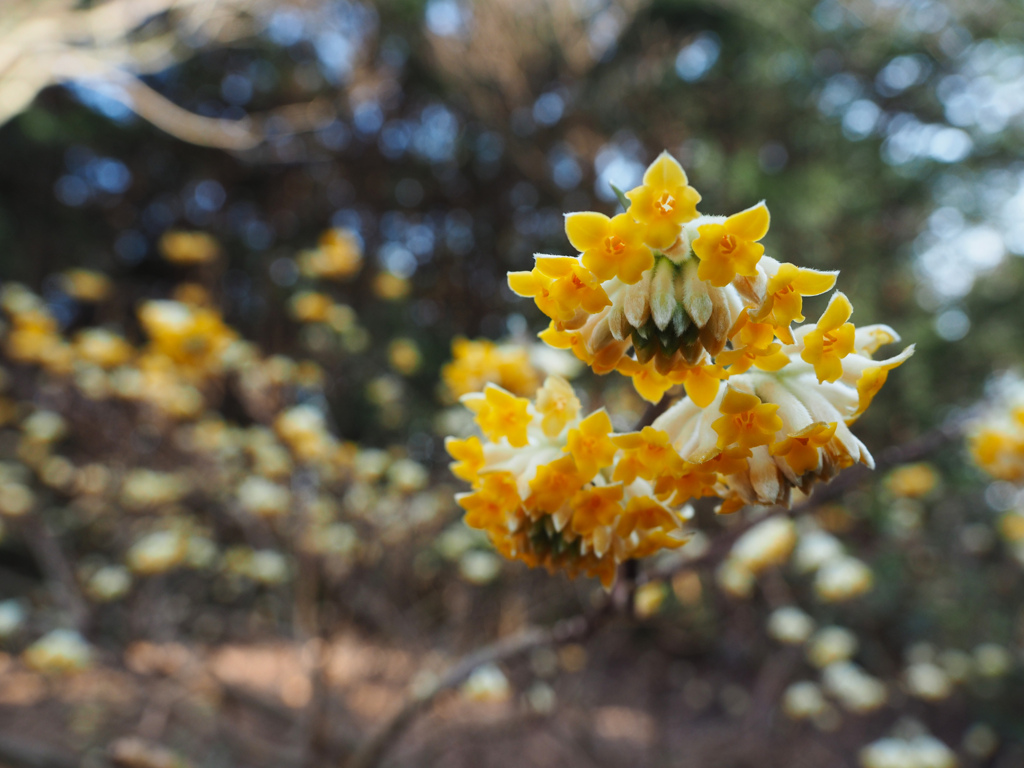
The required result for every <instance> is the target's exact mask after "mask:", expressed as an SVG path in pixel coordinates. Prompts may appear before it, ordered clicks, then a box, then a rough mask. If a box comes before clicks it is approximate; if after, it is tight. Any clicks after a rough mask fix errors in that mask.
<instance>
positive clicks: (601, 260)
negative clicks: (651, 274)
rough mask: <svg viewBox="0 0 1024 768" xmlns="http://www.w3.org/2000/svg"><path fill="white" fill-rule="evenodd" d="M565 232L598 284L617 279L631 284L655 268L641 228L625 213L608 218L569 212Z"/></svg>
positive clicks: (594, 214) (589, 212) (600, 215)
mask: <svg viewBox="0 0 1024 768" xmlns="http://www.w3.org/2000/svg"><path fill="white" fill-rule="evenodd" d="M565 233H566V235H568V237H569V242H570V243H572V245H573V247H574V248H576V249H577V250H578V251H580V252H581V253H582V254H583V266H585V267H586V268H587V269H589V270H590V271H591V272H593V273H594V275H596V276H597V279H598V280H600V281H601V282H604V281H605V280H611V279H612V278H613V277H617V278H619V280H621V281H622V282H624V283H626V284H627V285H632V284H633V283H636V282H638V281H639V280H640V276H641V275H642V274H643V273H644V272H646V271H647V270H648V269H650V268H651V267H653V266H654V254H653V253H652V252H651V249H650V248H648V247H647V246H646V245H645V244H644V227H643V226H641V225H640V224H637V223H636V222H635V221H633V219H632V218H631V217H630V216H629V214H627V213H620V214H619V215H618V216H616V217H614V218H611V219H609V218H608V217H607V216H605V215H604V214H603V213H593V212H591V211H585V212H582V213H569V214H566V216H565Z"/></svg>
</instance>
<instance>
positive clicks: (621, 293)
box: [509, 153, 898, 407]
mask: <svg viewBox="0 0 1024 768" xmlns="http://www.w3.org/2000/svg"><path fill="white" fill-rule="evenodd" d="M625 199H627V201H628V202H629V203H630V206H629V209H628V210H627V211H626V212H625V213H621V214H619V215H618V216H615V217H613V218H608V217H607V216H605V215H603V214H600V213H593V212H583V213H570V214H567V215H566V219H565V231H566V234H567V236H568V238H569V242H570V243H571V244H572V245H573V246H574V247H575V248H576V249H578V250H579V251H580V255H579V256H548V255H542V254H538V255H537V257H536V263H535V266H534V268H533V270H531V271H530V272H511V273H509V286H510V287H511V288H512V290H513V291H515V292H516V293H517V294H519V295H520V296H530V297H532V298H533V299H534V301H535V302H536V304H537V307H538V308H539V309H540V310H541V311H542V312H543V313H544V314H545V315H547V316H548V317H549V318H550V319H551V324H550V326H549V327H548V329H547V330H546V331H544V332H543V333H542V334H541V338H542V339H544V340H545V341H547V342H548V343H549V344H551V345H552V346H554V347H558V348H563V349H571V350H572V351H573V352H574V353H575V354H576V355H577V356H578V357H579V358H580V359H581V360H583V361H584V362H586V363H587V364H589V365H590V366H592V367H593V368H594V370H595V371H596V372H597V373H608V372H610V371H618V372H619V373H622V374H624V375H627V376H630V377H631V378H632V379H633V384H634V386H635V387H636V390H637V392H639V393H640V395H641V396H643V397H644V398H646V399H647V400H649V401H650V402H658V401H659V400H660V399H661V397H662V396H663V395H664V394H665V392H667V391H668V390H669V389H670V388H672V387H673V386H675V385H679V384H681V385H683V387H684V388H685V390H686V393H687V395H688V396H689V397H690V398H692V399H693V400H694V402H696V403H697V404H698V405H700V406H701V407H705V406H706V405H708V404H709V403H710V402H711V400H712V399H713V398H714V395H715V393H716V392H717V391H718V389H719V386H720V382H721V381H722V380H725V379H729V378H730V377H731V376H735V375H740V374H743V373H745V372H747V371H749V370H751V369H754V370H757V371H766V372H769V373H773V372H776V371H779V370H781V369H782V368H785V367H786V366H788V365H789V363H790V362H791V361H794V360H795V359H799V361H801V362H802V363H804V364H806V365H809V366H811V367H812V368H813V370H814V374H815V375H816V376H817V379H818V381H819V382H821V383H824V382H835V381H837V380H838V379H840V378H841V377H842V376H843V375H844V367H843V362H842V361H843V360H844V359H845V358H847V357H848V356H849V355H851V354H854V353H855V351H856V349H855V332H856V328H855V326H854V325H853V324H852V323H850V322H849V319H850V315H851V314H852V312H853V306H852V305H851V304H850V302H849V300H848V299H847V298H846V296H844V295H843V294H842V293H838V292H837V293H835V294H834V295H833V296H832V300H831V301H830V302H829V305H828V308H827V309H826V310H825V312H824V313H823V314H822V316H821V318H820V319H819V320H818V322H817V323H816V324H815V325H813V326H801V327H799V328H796V329H794V328H793V327H792V325H793V323H794V322H802V321H803V320H804V319H805V318H804V315H803V297H804V296H817V295H818V294H821V293H825V292H826V291H828V290H830V289H831V288H832V287H833V286H834V285H835V282H836V276H837V274H838V273H836V272H821V271H818V270H814V269H807V268H804V267H798V266H796V265H794V264H788V263H780V262H778V261H776V260H775V259H773V258H771V257H769V256H766V255H765V249H764V246H763V245H762V244H761V242H760V241H761V239H762V238H764V236H765V235H766V234H767V233H768V224H769V215H768V208H767V206H765V204H764V203H763V202H761V203H758V204H757V205H755V206H753V207H751V208H748V209H747V210H745V211H741V212H740V213H737V214H734V215H732V216H729V217H723V216H709V215H702V214H699V213H698V212H697V209H696V205H697V203H698V202H699V201H700V195H699V194H697V192H696V191H695V190H694V189H693V188H692V187H690V186H689V184H688V181H687V177H686V173H685V172H684V171H683V169H682V167H681V166H680V165H679V163H678V162H677V161H676V160H675V159H674V158H673V157H672V156H671V155H669V154H668V153H662V155H661V156H660V157H659V158H658V159H657V160H655V161H654V163H652V164H651V166H650V167H649V168H648V169H647V172H646V173H645V174H644V177H643V183H642V184H641V186H639V187H637V188H636V189H634V190H631V191H630V192H627V193H626V194H625ZM884 331H885V332H887V333H888V334H889V336H890V337H891V338H889V339H888V340H889V341H896V340H897V337H896V336H895V334H893V333H892V332H891V331H890V330H889V329H887V328H885V329H884ZM631 350H632V354H629V353H630V351H631ZM895 364H898V363H895ZM890 367H892V366H890ZM888 370H889V368H885V369H884V370H881V369H880V370H875V371H874V372H873V373H872V374H871V375H870V376H868V377H867V378H866V379H865V380H864V381H863V382H862V389H864V390H865V391H866V392H870V394H871V395H873V394H874V392H875V391H877V390H878V388H880V387H881V384H882V382H884V379H885V373H886V372H887V371H888Z"/></svg>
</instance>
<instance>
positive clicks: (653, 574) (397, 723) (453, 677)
mask: <svg viewBox="0 0 1024 768" xmlns="http://www.w3.org/2000/svg"><path fill="white" fill-rule="evenodd" d="M663 403H664V401H663ZM663 403H659V404H657V405H652V406H650V407H648V409H647V412H646V413H645V414H644V416H643V417H642V418H641V420H640V423H639V424H638V426H637V429H641V428H642V427H644V426H647V425H649V424H650V423H651V422H653V421H654V419H655V418H657V416H658V415H660V413H661V412H662V411H664V405H663ZM967 421H968V416H967V415H963V416H958V417H955V418H952V419H949V420H947V422H946V423H945V424H943V425H942V426H940V427H937V428H936V429H934V430H932V431H930V432H926V433H925V434H924V435H922V436H921V437H919V438H917V439H916V440H912V441H910V442H908V443H904V444H903V445H900V446H894V447H891V448H888V449H886V450H884V451H882V452H881V453H880V454H879V457H878V460H877V462H876V464H875V469H877V470H885V469H891V468H893V467H896V466H899V465H901V464H906V463H909V462H912V461H917V460H919V459H922V458H924V457H925V456H928V455H930V454H931V453H933V452H934V451H936V450H938V449H939V448H941V447H943V446H944V445H946V444H947V443H949V442H951V441H952V440H955V439H957V438H958V437H960V435H961V434H962V433H963V429H964V426H965V424H966V422H967ZM868 471H869V470H868V469H867V467H863V466H858V467H854V468H851V469H850V470H848V471H847V472H845V473H844V474H843V475H841V476H840V477H839V478H837V479H836V480H834V481H832V482H831V483H829V484H828V485H823V486H820V487H819V488H818V489H817V490H816V491H815V492H814V493H813V494H812V495H811V496H810V498H808V499H807V500H805V501H803V502H802V503H800V504H797V505H796V506H795V507H793V508H791V509H786V508H785V507H777V508H775V509H774V510H771V511H769V512H768V515H778V514H790V515H800V514H804V513H806V512H808V511H810V510H811V509H814V508H815V507H818V506H820V505H821V504H823V503H825V502H827V501H831V500H832V499H835V498H838V497H840V496H842V495H843V494H844V493H845V492H846V491H848V490H850V489H851V488H852V487H854V486H855V485H856V484H857V483H858V482H860V481H861V480H862V479H863V478H864V477H865V476H866V474H867V472H868ZM764 519H765V517H764V516H761V517H757V518H752V519H750V520H746V521H744V522H743V523H742V524H740V525H737V526H735V527H733V528H731V529H729V530H728V531H724V532H722V534H721V535H719V536H717V537H716V538H715V540H714V542H713V543H712V544H711V546H709V547H708V549H707V550H706V551H705V552H704V553H702V554H701V555H700V556H699V557H695V558H691V559H685V560H681V561H673V562H671V563H666V564H663V565H662V566H660V567H656V568H652V569H649V570H647V571H645V572H644V573H640V574H637V573H636V570H635V568H636V563H635V562H634V561H627V562H626V563H623V564H622V565H621V566H620V570H619V578H618V579H616V585H615V588H614V589H613V590H612V593H611V594H610V595H608V596H607V597H606V598H605V599H604V600H603V601H602V602H601V604H600V605H599V606H598V607H597V608H596V609H595V611H594V612H593V613H591V614H589V615H580V616H575V617H572V618H568V619H563V620H561V621H559V622H557V623H556V624H555V625H554V626H553V627H551V628H548V629H544V628H540V627H529V628H527V629H524V630H523V631H522V632H520V633H518V634H516V635H513V636H511V637H507V638H503V639H501V640H498V641H497V642H495V643H492V644H490V645H486V646H484V647H483V648H480V649H478V650H476V651H473V652H472V653H470V654H469V655H467V656H465V657H463V658H462V659H461V660H460V661H458V662H456V663H455V664H454V665H453V666H451V667H449V669H448V670H447V671H446V672H445V673H444V674H443V675H441V677H439V678H438V679H437V680H435V681H434V682H432V683H431V684H430V685H429V686H427V687H426V688H424V689H423V690H420V691H416V692H414V693H413V695H412V696H411V697H410V698H409V700H408V701H407V702H406V703H405V704H404V705H403V706H402V707H401V709H399V710H398V711H397V712H396V713H395V714H394V715H392V716H391V718H390V719H389V720H388V721H387V722H386V723H385V724H384V725H383V726H382V727H381V728H380V729H379V730H378V731H377V732H375V733H374V734H373V735H371V736H370V737H369V738H368V739H367V740H366V741H365V742H364V743H363V745H362V746H360V747H359V748H358V749H357V750H356V752H355V753H354V754H353V755H352V756H351V757H350V758H349V760H348V761H347V762H345V764H344V765H345V768H375V766H377V765H378V764H379V763H380V761H381V759H382V758H383V757H384V754H385V753H386V752H387V750H388V748H389V747H391V746H392V745H393V744H394V743H395V742H397V741H398V739H399V738H401V735H402V733H404V732H405V730H406V729H408V728H409V726H411V725H412V723H413V722H414V721H415V720H416V718H417V717H418V716H419V715H420V714H421V713H423V712H425V711H426V710H427V709H428V708H429V707H430V705H431V704H432V703H433V702H434V700H435V699H436V698H437V697H438V696H439V695H440V694H441V693H443V692H444V691H446V690H449V689H451V688H455V687H456V686H458V685H461V684H462V683H463V682H464V681H465V680H466V679H467V678H468V677H469V676H470V675H471V674H472V673H473V671H474V670H475V669H477V668H478V667H480V666H482V665H484V664H493V663H495V662H500V661H507V660H509V659H512V658H515V657H517V656H521V655H522V654H524V653H528V652H530V651H532V650H534V649H536V648H542V647H545V646H551V645H561V644H564V643H569V642H581V641H583V640H585V639H587V638H588V637H590V636H591V635H593V634H594V633H595V632H596V631H597V630H599V629H600V628H601V627H603V626H604V625H605V624H606V623H607V622H608V621H609V620H610V619H611V618H613V617H614V616H616V615H619V614H620V613H623V612H628V611H630V610H631V606H632V603H633V594H634V593H635V591H636V587H638V586H640V585H642V584H645V583H648V582H651V581H662V580H666V579H670V578H672V576H674V575H675V574H677V573H679V572H681V571H686V570H692V569H695V568H698V567H701V566H704V565H708V564H710V563H714V562H716V561H717V560H719V559H720V558H722V557H724V556H725V555H727V554H728V552H729V551H730V550H731V549H732V545H733V544H734V543H735V542H736V540H737V539H738V538H739V537H740V536H742V535H743V534H744V533H745V532H746V531H748V530H750V528H752V527H753V526H755V525H757V524H758V523H759V522H761V521H762V520H764Z"/></svg>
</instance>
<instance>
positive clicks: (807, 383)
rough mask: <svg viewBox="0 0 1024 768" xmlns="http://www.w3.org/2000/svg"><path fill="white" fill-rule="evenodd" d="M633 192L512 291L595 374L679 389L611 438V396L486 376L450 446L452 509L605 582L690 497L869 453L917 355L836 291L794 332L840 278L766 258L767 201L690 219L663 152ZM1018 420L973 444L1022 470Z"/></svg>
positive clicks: (1002, 468) (822, 468) (513, 548)
mask: <svg viewBox="0 0 1024 768" xmlns="http://www.w3.org/2000/svg"><path fill="white" fill-rule="evenodd" d="M626 198H627V199H628V207H627V209H626V211H625V212H624V213H620V214H618V215H616V216H614V217H609V216H606V215H604V214H602V213H597V212H590V211H585V212H579V213H571V214H568V215H567V216H566V233H567V235H568V236H569V240H570V242H571V243H572V244H573V245H574V246H575V247H576V248H577V249H578V250H579V251H580V252H581V255H580V256H579V257H572V256H549V255H545V254H538V255H537V256H536V261H535V263H534V266H533V269H532V270H530V271H529V272H513V273H510V274H509V286H510V287H511V288H512V290H513V291H514V292H516V293H518V294H519V295H521V296H529V297H531V298H533V300H534V302H535V303H536V305H537V307H538V308H539V309H540V310H541V311H542V312H543V313H544V314H545V315H546V316H547V317H548V318H550V323H549V325H548V327H547V329H545V330H544V331H542V332H541V333H540V334H539V336H540V338H541V340H542V341H543V342H545V343H546V344H548V345H549V346H551V347H554V348H556V349H565V350H570V351H571V352H572V353H573V355H575V356H576V357H577V358H578V359H579V360H581V361H583V362H584V363H585V364H586V365H588V366H589V367H590V368H591V369H592V370H593V371H594V373H597V374H607V373H611V372H612V371H615V372H617V373H619V374H621V375H624V376H628V377H629V378H630V379H631V380H632V384H633V387H634V389H635V390H636V391H637V393H639V394H640V396H641V397H643V398H644V399H646V400H648V401H650V402H652V403H658V402H661V401H662V400H663V399H664V398H666V397H668V398H676V399H675V401H674V402H673V403H671V404H670V405H669V406H668V408H667V409H666V410H665V411H664V413H662V414H661V415H660V416H659V417H658V418H657V419H656V420H655V421H654V423H653V424H651V425H650V426H645V427H643V428H642V429H639V430H638V431H636V432H627V433H625V434H616V433H615V431H614V430H613V428H612V421H611V418H610V417H609V415H608V414H607V413H606V412H605V411H604V410H603V409H602V410H598V411H596V412H594V413H592V414H590V415H589V416H586V417H583V416H582V415H581V413H580V403H579V400H578V399H577V398H576V396H575V394H574V393H573V390H572V388H571V387H570V386H569V385H568V383H567V382H564V381H562V380H560V379H548V381H547V383H545V385H544V387H543V388H542V389H541V390H540V392H538V394H537V397H536V401H535V402H533V403H530V402H528V401H526V400H524V399H522V398H516V397H515V396H514V395H513V394H511V393H509V392H505V391H504V390H494V389H493V388H490V387H489V388H488V389H486V390H485V391H484V393H481V394H477V395H469V396H467V397H466V398H464V402H465V403H466V405H468V406H469V407H470V408H471V409H473V410H474V411H475V412H476V414H477V422H478V424H479V425H480V427H481V429H482V431H483V433H484V437H485V440H484V441H482V442H481V443H480V444H479V447H478V446H477V445H476V444H474V443H468V442H467V443H463V442H453V443H452V444H451V452H452V455H453V457H454V458H456V459H457V461H456V462H455V463H454V464H453V471H454V472H456V473H457V474H458V475H459V476H460V477H463V478H464V479H466V480H468V481H469V482H471V483H472V484H473V485H474V490H475V493H474V494H470V495H467V496H465V497H460V499H464V501H463V500H460V503H461V504H463V506H464V507H465V508H466V509H467V510H469V509H470V508H473V509H474V513H473V517H472V519H473V521H474V522H472V523H471V524H474V525H477V524H479V525H478V527H482V528H484V529H486V530H487V531H488V533H489V535H490V537H491V540H492V541H493V542H494V544H495V546H496V547H497V549H498V550H499V551H500V552H502V553H503V554H505V555H507V556H509V557H514V558H517V559H520V560H523V561H524V562H527V563H529V564H530V565H545V566H547V567H549V568H565V569H566V570H568V571H569V572H570V573H573V574H574V573H578V572H580V573H588V574H590V575H594V576H598V577H600V578H601V579H602V580H603V581H605V582H606V583H607V582H608V581H609V580H610V579H611V578H612V576H613V574H614V563H616V562H621V560H622V559H623V558H625V557H643V556H646V555H648V554H652V553H654V552H657V551H659V550H660V549H664V548H670V547H676V546H679V545H681V543H682V542H683V541H684V540H685V536H683V535H682V533H681V532H680V528H681V520H683V519H685V517H686V516H687V514H688V512H686V510H687V509H688V508H687V507H686V506H683V505H686V504H687V503H688V502H689V501H690V500H691V499H696V498H701V497H704V496H712V495H713V496H718V497H719V498H721V500H722V501H721V504H720V506H719V507H718V511H719V512H720V513H723V514H725V513H732V512H736V511H738V510H740V509H742V508H743V507H744V506H745V505H776V504H788V503H789V502H790V499H791V497H792V493H793V490H794V489H798V490H799V491H800V492H802V493H805V494H806V493H809V492H810V491H811V488H812V486H813V485H814V484H815V483H817V482H824V481H828V480H830V479H831V478H832V477H834V476H835V475H836V474H837V473H838V472H839V471H841V470H842V469H844V468H846V467H849V466H851V465H852V464H854V463H857V462H860V463H863V464H865V465H867V466H869V467H871V466H873V459H872V457H871V454H870V453H869V452H868V450H867V448H866V447H865V446H864V445H863V443H861V442H860V440H858V439H857V437H856V436H855V435H854V434H853V432H852V431H851V429H850V426H851V425H852V424H853V423H854V422H855V421H856V420H857V419H858V418H859V417H860V415H861V414H862V413H863V412H864V410H865V409H866V408H867V407H868V406H869V405H870V404H871V401H872V398H874V396H875V395H876V394H877V393H878V391H879V389H880V388H881V387H882V385H883V384H884V383H885V381H886V379H887V378H888V375H889V373H890V372H891V371H892V370H893V369H895V368H896V367H898V366H899V365H901V364H902V363H903V362H905V361H906V360H907V359H908V358H909V357H910V355H911V354H913V346H910V347H907V348H906V349H904V350H903V351H902V352H900V353H898V354H896V355H894V356H891V357H889V358H884V359H875V353H876V352H877V351H878V349H879V348H880V347H881V346H883V345H885V344H889V343H893V342H896V341H899V337H898V335H897V334H896V332H895V331H893V330H892V329H891V328H889V327H888V326H885V325H872V326H866V327H862V328H856V327H855V326H854V325H853V324H852V323H850V322H848V321H849V318H850V316H851V313H852V310H853V307H852V305H851V304H850V302H849V300H848V299H847V298H846V296H845V295H843V294H842V293H838V292H837V293H834V294H833V296H832V298H831V300H830V302H829V305H828V307H827V309H826V310H825V312H824V313H823V314H822V316H821V318H820V319H819V320H818V322H817V323H816V324H814V325H806V324H805V325H796V326H794V324H796V323H803V322H804V315H803V309H804V307H803V297H804V296H816V295H819V294H822V293H825V292H826V291H829V290H831V289H832V288H833V287H834V285H835V283H836V276H837V273H835V272H822V271H818V270H813V269H807V268H804V267H800V266H798V265H795V264H789V263H780V262H779V261H777V260H775V259H774V258H771V257H770V256H768V255H766V254H765V248H764V246H763V245H762V243H761V242H760V241H761V240H762V239H763V238H764V236H765V235H766V234H767V232H768V227H769V224H770V216H769V213H768V209H767V207H766V206H765V204H764V203H763V202H761V203H758V204H757V205H754V206H752V207H750V208H748V209H747V210H745V211H741V212H740V213H737V214H734V215H732V216H728V217H724V216H711V215H702V214H698V212H697V209H696V206H697V203H698V202H699V201H700V196H699V194H698V193H697V192H696V191H695V190H694V189H693V188H692V187H691V186H690V185H689V181H688V179H687V177H686V174H685V172H684V171H683V169H682V167H681V166H680V165H679V163H678V162H676V161H675V160H674V159H673V158H672V157H671V156H670V155H668V154H667V153H663V154H662V155H660V156H659V157H658V158H657V159H656V160H655V161H654V163H652V164H651V166H650V167H649V168H648V169H647V171H646V172H645V174H644V177H643V183H642V184H641V185H640V186H638V187H636V188H635V189H632V190H630V191H629V192H628V193H627V194H626ZM626 202H627V201H626V200H623V203H624V204H626ZM1021 402H1022V404H1024V397H1022V398H1021ZM1020 413H1021V415H1022V417H1024V408H1022V409H1021V411H1020ZM1018 422H1019V423H1018V425H1017V427H1016V428H1014V430H1010V429H1009V428H1007V427H1006V425H1005V424H1004V423H1000V424H992V425H987V426H986V427H985V428H984V429H979V431H978V435H977V437H976V440H975V441H974V450H975V453H976V454H977V455H978V456H979V461H981V462H984V463H985V464H987V465H989V466H992V467H998V469H997V471H999V472H1001V473H1003V474H1004V475H1010V474H1013V473H1016V474H1014V476H1020V477H1024V458H1021V457H1024V418H1021V419H1019V420H1018ZM1014 452H1017V453H1019V455H1020V457H1015V458H1014V459H1013V460H1012V461H1011V460H1008V459H1007V458H1006V457H1007V456H1009V455H1012V454H1014ZM481 457H482V458H481ZM491 473H509V474H510V475H511V477H512V479H514V481H515V487H516V494H515V497H514V498H513V496H512V495H511V494H505V495H503V496H502V497H501V503H500V504H499V503H498V502H497V501H495V500H494V499H493V498H492V497H494V493H493V492H491V491H490V490H488V492H487V493H485V492H484V491H485V489H484V478H485V477H487V476H488V475H489V474H491ZM502 476H503V477H504V475H502ZM507 480H508V478H505V481H503V482H505V483H506V484H507V482H506V481H507ZM488 482H489V485H488V489H489V488H490V484H493V483H494V482H496V481H488ZM481 494H482V495H481ZM488 494H490V495H488ZM474 505H475V506H474ZM480 510H490V511H489V512H488V513H487V515H485V514H484V512H483V511H480ZM495 510H497V511H495ZM499 512H500V514H499ZM488 515H489V516H488ZM469 518H470V515H469V513H468V512H467V520H468V519H469ZM488 521H489V522H488ZM723 573H725V576H723V578H726V579H727V581H729V582H730V583H731V584H732V586H733V588H734V589H735V590H736V591H740V592H742V591H744V590H747V591H749V589H750V588H751V587H752V584H753V578H754V577H753V573H752V570H751V568H750V567H749V566H748V565H744V564H742V563H739V561H736V562H733V563H731V565H730V567H729V568H727V569H725V571H723Z"/></svg>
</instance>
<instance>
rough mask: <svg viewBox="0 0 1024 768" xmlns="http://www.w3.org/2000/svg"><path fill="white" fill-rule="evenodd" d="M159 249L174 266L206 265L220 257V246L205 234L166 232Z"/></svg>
mask: <svg viewBox="0 0 1024 768" xmlns="http://www.w3.org/2000/svg"><path fill="white" fill-rule="evenodd" d="M158 247H159V248H160V253H161V254H162V255H163V257H164V258H165V259H167V261H170V262H172V263H173V264H205V263H206V262H209V261H213V260H214V259H216V258H217V256H219V255H220V245H218V244H217V241H216V240H214V239H213V237H211V236H210V235H208V234H206V233H205V232H181V231H169V232H164V234H163V236H162V237H161V238H160V243H159V246H158Z"/></svg>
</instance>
